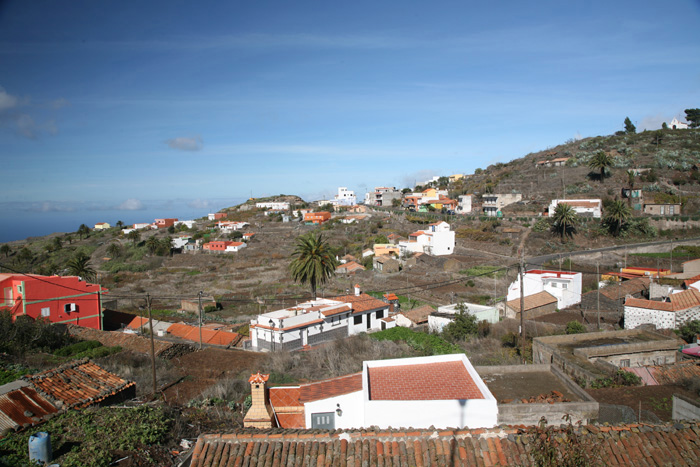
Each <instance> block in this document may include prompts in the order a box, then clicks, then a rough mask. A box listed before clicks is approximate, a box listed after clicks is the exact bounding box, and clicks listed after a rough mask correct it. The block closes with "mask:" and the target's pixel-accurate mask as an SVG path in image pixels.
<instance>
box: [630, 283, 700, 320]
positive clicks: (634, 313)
mask: <svg viewBox="0 0 700 467" xmlns="http://www.w3.org/2000/svg"><path fill="white" fill-rule="evenodd" d="M666 300H667V301H656V300H644V299H640V298H628V299H627V300H625V317H624V322H625V329H635V328H637V327H638V326H641V325H642V324H653V325H654V326H656V329H678V328H679V327H680V326H682V325H683V324H685V323H687V322H688V321H693V320H696V319H700V291H698V290H696V289H695V288H691V289H688V290H685V291H683V292H679V293H674V294H671V295H669V296H668V298H667V299H666Z"/></svg>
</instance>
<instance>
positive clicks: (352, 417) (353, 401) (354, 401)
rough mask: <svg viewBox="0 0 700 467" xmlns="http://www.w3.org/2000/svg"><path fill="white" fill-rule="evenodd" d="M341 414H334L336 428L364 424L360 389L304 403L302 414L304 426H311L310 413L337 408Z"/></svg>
mask: <svg viewBox="0 0 700 467" xmlns="http://www.w3.org/2000/svg"><path fill="white" fill-rule="evenodd" d="M338 404H340V409H341V410H342V411H343V414H342V415H340V416H338V415H337V414H336V415H334V416H335V427H336V428H362V427H363V426H365V425H364V418H365V417H364V415H365V414H364V413H363V411H362V391H355V392H351V393H350V394H343V395H342V396H336V397H329V398H328V399H322V400H319V401H313V402H307V403H305V404H304V416H305V419H306V428H309V429H310V428H311V415H312V414H315V413H324V412H333V413H335V410H336V409H337V408H338Z"/></svg>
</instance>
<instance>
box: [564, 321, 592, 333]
mask: <svg viewBox="0 0 700 467" xmlns="http://www.w3.org/2000/svg"><path fill="white" fill-rule="evenodd" d="M587 331H588V330H587V329H586V326H584V325H583V324H581V323H579V322H578V321H569V322H568V323H567V324H566V333H567V334H582V333H584V332H587Z"/></svg>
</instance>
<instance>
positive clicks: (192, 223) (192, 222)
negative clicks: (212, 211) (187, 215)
mask: <svg viewBox="0 0 700 467" xmlns="http://www.w3.org/2000/svg"><path fill="white" fill-rule="evenodd" d="M195 224H196V221H175V224H174V225H175V226H176V227H177V226H178V225H184V226H185V227H187V228H188V229H191V228H192V227H194V225H195Z"/></svg>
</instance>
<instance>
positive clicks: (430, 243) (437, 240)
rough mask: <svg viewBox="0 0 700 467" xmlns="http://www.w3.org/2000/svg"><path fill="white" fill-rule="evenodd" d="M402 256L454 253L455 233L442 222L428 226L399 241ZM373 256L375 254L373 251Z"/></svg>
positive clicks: (448, 225)
mask: <svg viewBox="0 0 700 467" xmlns="http://www.w3.org/2000/svg"><path fill="white" fill-rule="evenodd" d="M399 248H401V253H402V254H407V253H427V254H429V255H431V256H442V255H451V254H452V253H454V251H455V233H454V232H453V231H451V230H450V224H448V223H447V222H444V221H440V222H435V223H434V224H428V228H427V229H426V230H419V231H417V232H413V233H412V234H410V235H409V236H408V240H407V241H400V242H399ZM375 254H377V252H376V251H375Z"/></svg>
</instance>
